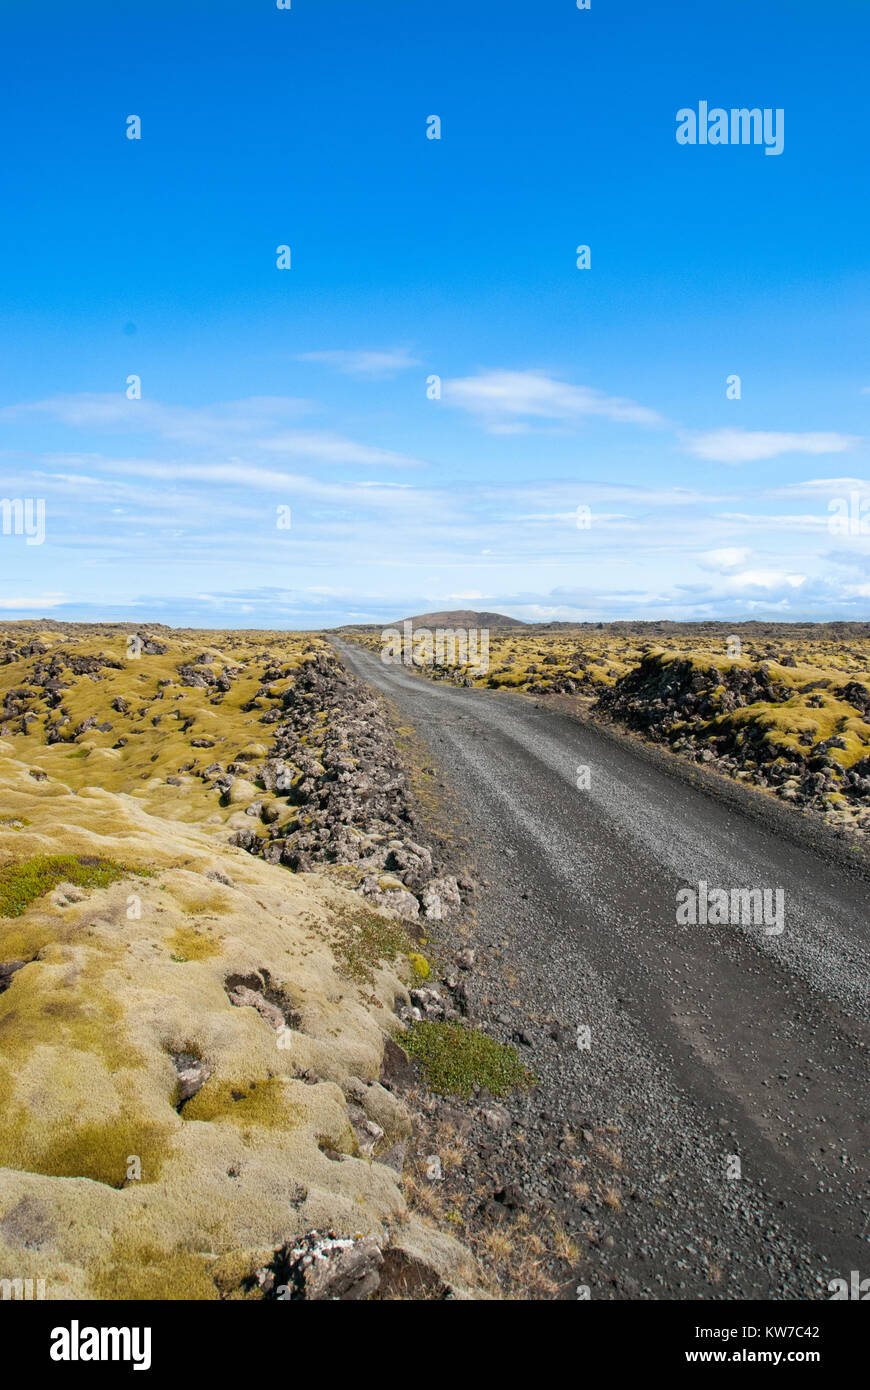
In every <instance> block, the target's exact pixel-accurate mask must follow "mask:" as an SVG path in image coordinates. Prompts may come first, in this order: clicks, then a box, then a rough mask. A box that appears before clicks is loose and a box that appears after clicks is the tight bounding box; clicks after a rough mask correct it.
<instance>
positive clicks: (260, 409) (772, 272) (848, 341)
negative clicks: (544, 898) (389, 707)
mask: <svg viewBox="0 0 870 1390" xmlns="http://www.w3.org/2000/svg"><path fill="white" fill-rule="evenodd" d="M0 39H2V51H3V54H4V59H3V63H4V74H3V78H4V80H3V83H2V85H0V123H2V141H0V168H2V183H3V193H4V197H3V202H4V216H3V218H2V219H0V274H2V280H3V294H2V298H0V306H2V307H0V361H2V375H0V471H2V485H0V494H2V496H3V497H4V498H8V499H28V498H30V499H44V502H45V539H44V542H43V543H42V544H39V545H37V544H31V545H28V544H27V540H26V537H24V536H22V535H16V534H14V529H15V528H14V524H12V523H10V524H9V525H8V526H7V527H6V530H7V531H9V532H10V534H2V535H0V613H2V615H3V616H5V617H9V618H17V617H28V616H53V617H56V618H64V617H69V618H74V619H82V620H89V619H93V620H97V619H130V620H143V621H144V620H146V619H148V620H152V621H159V622H165V623H171V624H176V625H196V626H210V627H258V626H265V627H305V628H307V627H321V626H329V625H333V624H337V623H340V622H345V621H350V622H381V621H382V620H383V621H388V620H391V619H395V618H397V617H400V616H403V615H404V614H406V613H410V612H420V611H425V610H431V609H436V608H438V609H440V608H444V607H478V608H486V609H497V610H500V611H504V612H508V613H512V614H514V615H516V616H518V617H522V618H527V619H538V618H540V619H554V618H562V619H570V618H577V619H581V620H588V619H592V620H599V619H604V620H607V619H613V618H657V617H665V618H672V619H683V618H687V619H688V618H724V619H727V620H737V619H740V618H767V617H774V618H780V619H783V620H788V619H804V618H813V619H820V620H821V619H828V618H851V619H861V620H863V619H865V618H866V616H867V614H868V600H870V536H868V535H866V534H862V528H861V526H860V525H859V524H853V526H852V528H851V530H852V534H845V535H834V534H832V532H831V529H830V526H829V521H830V506H831V503H832V502H834V503H836V502H837V500H838V499H842V500H843V502H844V503H845V502H846V501H847V500H848V499H850V498H851V499H852V502H851V505H852V507H853V509H854V508H855V507H857V508H859V509H860V507H861V506H862V505H865V504H868V505H870V483H868V481H867V479H868V477H870V462H868V447H867V439H866V436H867V434H868V412H870V361H868V355H870V338H868V332H867V323H868V315H867V308H868V288H870V284H868V282H870V276H868V249H867V248H868V245H870V241H868V218H867V213H868V189H867V174H866V127H867V117H868V102H867V98H866V95H865V92H866V71H865V69H866V53H867V50H868V41H870V11H868V8H867V6H866V4H864V3H863V0H839V3H837V2H836V0H835V2H834V3H831V4H828V5H827V6H824V7H821V6H819V5H817V4H816V3H809V0H765V4H763V5H761V6H759V5H758V4H757V3H747V0H733V2H732V3H730V4H729V5H727V6H712V5H696V6H694V7H688V6H678V5H676V4H670V3H669V4H654V3H640V2H639V0H592V5H591V9H590V10H588V11H578V10H577V8H576V4H575V0H534V3H533V2H532V0H527V2H526V3H520V2H519V0H473V3H472V0H439V3H437V4H430V3H424V0H292V9H291V10H289V11H285V10H278V9H277V7H276V5H275V3H274V0H210V2H209V0H184V4H179V3H178V0H172V3H168V2H167V0H147V3H144V4H138V5H136V4H132V3H126V4H119V3H118V0H111V3H104V0H83V2H82V3H81V4H79V5H76V6H71V5H69V4H68V3H59V2H58V0H43V3H41V4H40V5H39V6H30V7H28V6H24V5H22V4H20V3H8V2H7V3H2V0H0ZM700 101H707V102H709V104H710V106H711V107H713V106H721V107H723V108H726V109H730V108H732V107H759V108H772V109H782V110H783V111H784V113H785V114H784V137H785V138H784V149H783V151H782V153H781V154H779V155H776V156H774V157H769V156H767V155H765V152H764V148H763V147H761V146H758V145H745V146H744V145H733V146H732V145H726V146H718V147H717V146H713V145H707V146H700V145H695V146H681V145H679V144H678V143H677V141H676V138H675V131H676V124H677V123H676V113H677V111H678V110H680V109H681V108H684V107H693V108H695V109H697V107H698V103H699V102H700ZM130 115H138V116H139V117H140V118H141V122H142V138H141V140H129V139H127V135H126V130H127V118H128V116H130ZM431 115H438V116H439V117H440V118H441V122H442V131H441V134H442V138H441V139H440V140H429V139H427V138H426V122H427V117H429V116H431ZM581 244H584V245H588V246H590V247H591V268H590V269H588V270H578V269H577V266H576V247H577V246H578V245H581ZM281 245H289V246H290V247H291V256H292V265H291V268H290V269H289V270H279V269H278V268H277V265H276V259H277V248H278V247H279V246H281ZM731 374H738V375H739V376H740V379H741V391H742V394H741V399H739V400H736V399H735V400H731V399H727V397H726V378H728V377H729V375H731ZM131 375H136V376H138V377H140V378H141V393H142V394H141V399H140V400H135V399H134V400H128V399H127V394H126V393H127V389H128V388H127V380H128V378H129V377H130V376H131ZM432 376H438V377H439V378H440V380H441V399H440V400H432V399H428V398H427V380H428V379H429V378H430V377H432ZM578 507H587V508H589V514H590V517H591V522H590V525H589V526H588V528H585V529H581V528H579V527H578V525H577V508H578ZM279 508H290V513H291V516H292V524H291V526H290V528H289V529H281V528H279V526H278V525H277V517H278V509H279ZM283 515H286V513H284V514H283ZM864 529H866V530H870V519H868V520H867V521H866V522H865V527H864Z"/></svg>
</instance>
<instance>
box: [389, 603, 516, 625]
mask: <svg viewBox="0 0 870 1390" xmlns="http://www.w3.org/2000/svg"><path fill="white" fill-rule="evenodd" d="M402 623H411V624H412V627H414V628H418V627H432V628H435V627H528V623H524V622H523V621H522V620H521V619H520V618H508V617H507V616H506V615H505V614H504V613H476V612H475V611H474V609H473V608H453V609H451V610H450V612H449V613H418V614H417V616H416V617H415V618H399V620H398V622H396V623H394V624H393V626H394V627H401V626H402Z"/></svg>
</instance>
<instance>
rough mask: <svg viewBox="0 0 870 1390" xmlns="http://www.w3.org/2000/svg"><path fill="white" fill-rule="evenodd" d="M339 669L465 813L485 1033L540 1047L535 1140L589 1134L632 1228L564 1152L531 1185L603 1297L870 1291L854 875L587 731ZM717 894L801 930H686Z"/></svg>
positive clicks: (665, 767)
mask: <svg viewBox="0 0 870 1390" xmlns="http://www.w3.org/2000/svg"><path fill="white" fill-rule="evenodd" d="M336 647H337V649H338V650H339V652H340V655H341V656H342V659H343V660H344V661H345V662H346V664H347V665H348V667H349V668H350V669H351V670H353V671H354V672H355V674H356V675H357V676H359V677H360V678H361V679H363V680H364V681H366V682H368V683H369V684H370V685H371V686H373V687H375V688H376V689H377V690H379V691H380V692H381V693H382V694H383V695H384V696H385V697H386V698H387V699H388V701H389V702H390V703H391V705H392V707H393V709H394V710H395V711H396V712H397V713H398V714H399V715H400V716H401V719H402V720H403V722H405V723H408V724H410V725H412V726H413V728H414V730H415V732H416V734H417V735H418V737H419V738H420V739H421V740H422V741H423V743H424V745H426V746H427V747H428V748H429V749H430V750H431V757H432V764H433V766H434V767H435V768H436V770H437V773H438V775H439V777H440V778H441V780H442V781H443V782H444V784H445V785H446V788H447V791H448V793H449V795H450V797H451V799H452V801H453V803H454V804H455V805H456V806H457V807H458V808H459V809H458V811H457V823H456V835H457V842H460V841H461V842H463V843H466V844H467V845H468V846H469V862H468V871H469V872H470V873H471V874H472V875H473V876H474V877H475V878H476V879H477V880H478V882H480V883H482V884H485V885H486V886H485V887H482V888H481V891H480V894H479V901H478V905H477V910H476V913H475V917H474V920H473V924H472V936H471V938H470V941H469V940H468V939H464V940H463V942H462V943H461V944H464V945H468V944H470V945H471V946H473V947H474V948H475V951H476V969H475V972H474V976H473V981H474V989H473V996H474V1001H475V1017H476V1018H477V1019H480V1020H482V1021H483V1022H484V1023H485V1024H486V1026H487V1028H488V1029H490V1031H492V1032H494V1033H495V1034H496V1035H497V1036H501V1037H503V1038H505V1039H508V1038H510V1037H513V1036H518V1035H519V1034H524V1035H525V1039H526V1043H527V1045H523V1046H521V1048H520V1050H521V1051H522V1052H523V1054H524V1060H527V1061H528V1062H529V1064H530V1065H531V1066H533V1068H534V1069H535V1071H536V1073H537V1074H538V1076H539V1077H540V1079H541V1085H540V1086H539V1087H538V1088H536V1090H535V1092H534V1093H533V1094H532V1096H531V1097H529V1098H527V1099H524V1100H517V1102H516V1104H515V1106H514V1114H515V1121H516V1123H518V1124H522V1125H523V1126H524V1127H525V1130H526V1132H531V1133H532V1134H533V1135H534V1134H535V1133H537V1134H539V1135H543V1136H546V1135H547V1134H548V1133H555V1132H556V1130H557V1129H558V1125H559V1124H569V1125H570V1124H574V1125H577V1124H578V1123H580V1124H589V1125H592V1126H593V1127H594V1132H595V1133H596V1134H598V1135H600V1134H602V1133H608V1134H611V1135H612V1136H613V1137H612V1141H611V1142H612V1145H613V1147H614V1148H616V1149H618V1150H619V1153H620V1155H621V1158H620V1160H619V1165H618V1167H617V1168H615V1169H614V1172H613V1174H612V1176H613V1179H614V1183H615V1187H616V1192H617V1198H618V1200H617V1201H616V1202H615V1203H613V1205H612V1206H602V1205H601V1203H600V1201H598V1200H597V1199H596V1198H595V1196H594V1193H593V1196H591V1197H590V1196H588V1195H585V1194H583V1192H582V1189H581V1195H580V1196H578V1195H576V1192H574V1191H572V1188H571V1184H570V1183H569V1182H568V1179H567V1176H566V1172H565V1170H564V1168H563V1167H562V1166H560V1164H559V1162H558V1161H557V1162H555V1163H553V1162H551V1158H552V1157H553V1156H555V1157H556V1159H557V1160H558V1153H555V1145H554V1146H553V1148H554V1154H551V1153H550V1151H549V1149H548V1147H547V1144H546V1143H545V1142H544V1140H541V1143H540V1144H539V1147H538V1149H537V1150H536V1149H535V1146H534V1144H532V1146H531V1148H529V1149H528V1153H527V1156H526V1158H525V1161H524V1162H520V1163H519V1169H522V1170H523V1171H519V1169H517V1172H516V1178H517V1181H518V1183H519V1185H520V1187H521V1188H522V1191H523V1192H524V1193H525V1194H526V1197H527V1198H528V1199H529V1201H530V1202H531V1204H532V1205H534V1203H535V1202H538V1203H541V1202H543V1203H545V1204H547V1205H548V1207H550V1208H551V1209H553V1208H558V1210H559V1212H560V1216H561V1219H563V1220H564V1223H565V1225H566V1227H567V1228H568V1229H569V1230H576V1231H578V1232H579V1231H586V1232H587V1233H589V1240H590V1242H591V1243H592V1247H594V1249H591V1250H590V1259H589V1261H588V1270H587V1273H586V1274H585V1275H584V1276H583V1277H585V1278H587V1280H588V1283H589V1285H590V1287H591V1295H590V1296H592V1297H599V1296H611V1297H613V1296H616V1297H619V1296H623V1297H658V1298H662V1297H664V1298H698V1297H700V1298H735V1299H740V1298H827V1297H829V1295H828V1293H827V1283H828V1281H829V1280H830V1279H832V1278H834V1277H838V1276H842V1277H845V1278H846V1279H848V1278H849V1273H850V1271H851V1270H858V1271H859V1272H860V1274H861V1277H862V1278H863V1277H866V1276H867V1275H868V1274H870V1245H868V1241H870V1224H868V1192H870V1181H868V1165H867V1153H868V1142H867V1141H868V1128H870V1125H868V1111H870V1087H868V1069H867V1055H868V1054H867V1043H868V1036H870V1028H868V997H870V995H868V986H870V971H868V949H867V947H868V927H867V920H868V913H867V907H868V898H870V892H868V881H867V878H866V876H865V875H866V868H864V869H863V870H862V864H861V862H860V856H855V858H856V863H855V864H854V865H852V866H850V865H849V863H848V858H849V856H848V853H847V852H840V853H834V854H832V853H831V851H830V847H829V845H828V842H827V839H826V836H825V835H824V834H823V833H822V829H821V828H820V830H819V831H818V832H816V831H814V830H813V828H812V825H811V824H810V825H809V826H808V823H807V822H806V820H805V819H804V818H801V817H800V816H798V815H797V813H795V812H794V811H792V810H791V809H790V808H781V807H779V806H773V805H770V804H769V800H768V798H765V797H763V796H762V795H761V794H760V793H758V792H754V791H752V790H750V789H744V788H742V787H735V786H734V785H733V784H731V783H730V782H728V781H726V779H724V778H717V777H716V776H715V775H706V776H705V775H703V774H701V773H698V772H696V771H695V770H694V769H691V770H690V769H689V768H688V767H687V766H684V765H679V766H678V761H679V760H677V759H675V758H673V756H672V755H667V754H662V753H660V752H658V751H657V750H655V749H648V748H647V747H645V746H644V745H642V744H640V743H637V742H635V741H634V740H629V739H627V738H620V737H618V736H614V735H613V734H612V733H610V732H609V731H607V730H603V729H601V728H600V727H597V726H596V725H595V724H593V723H591V722H589V721H588V720H586V721H583V720H578V719H577V718H574V717H571V716H570V715H569V714H568V713H566V712H564V711H562V710H559V709H554V708H552V707H544V706H543V705H542V704H540V703H536V702H535V701H534V700H532V699H530V698H528V697H524V696H519V695H513V694H508V693H501V692H489V691H482V690H475V689H462V688H458V687H455V686H452V685H448V684H446V683H436V682H432V681H429V680H426V679H423V678H421V677H418V676H415V675H413V674H411V673H410V672H408V671H407V670H405V669H403V668H402V667H401V666H388V665H384V664H383V663H382V662H381V661H380V660H379V658H378V657H377V656H376V655H374V654H372V653H370V652H367V651H365V650H363V649H360V648H358V647H355V646H351V645H349V644H347V643H344V642H340V641H337V642H336ZM580 769H588V786H586V785H585V783H586V781H587V775H586V774H585V773H584V772H582V771H580ZM578 782H579V783H580V784H581V785H580V786H578ZM864 863H865V864H866V861H864ZM702 882H704V883H706V884H707V885H708V888H709V890H712V889H714V888H724V889H726V890H729V892H730V890H731V889H743V888H745V889H757V888H760V889H770V890H773V892H774V893H775V891H776V890H782V895H783V896H782V898H781V899H780V900H779V901H780V902H781V904H782V917H781V918H779V919H777V917H776V914H775V912H774V911H773V907H774V904H775V903H776V901H777V899H776V898H775V897H771V898H770V899H769V905H770V907H771V911H770V913H769V914H768V917H767V919H766V923H760V924H752V923H748V922H736V923H734V924H728V925H705V924H698V925H690V924H680V923H678V921H677V901H678V900H677V894H678V892H679V891H680V890H682V889H686V888H692V889H693V890H695V891H701V890H700V889H699V885H700V884H701V883H702ZM780 925H781V926H782V930H781V931H777V930H776V928H777V927H778V926H780ZM766 927H767V928H771V929H766ZM508 982H509V983H508ZM554 1020H555V1021H557V1022H558V1025H559V1026H558V1027H553V1026H552V1025H553V1021H554ZM578 1029H579V1030H582V1029H588V1030H589V1033H588V1035H586V1034H584V1033H582V1032H580V1033H578ZM578 1040H579V1042H578ZM587 1042H588V1046H587V1045H585V1044H586V1043H587ZM580 1044H582V1045H580ZM505 1161H507V1159H505ZM511 1161H512V1162H514V1164H516V1160H515V1159H512V1160H511ZM588 1161H589V1163H590V1165H592V1167H590V1172H592V1171H593V1168H594V1164H595V1163H597V1162H599V1159H598V1158H596V1156H595V1155H594V1154H590V1156H589V1160H588ZM575 1167H576V1165H575ZM737 1172H739V1174H740V1176H736V1173H737ZM729 1174H730V1175H731V1176H729ZM593 1189H594V1184H593ZM620 1194H621V1196H620Z"/></svg>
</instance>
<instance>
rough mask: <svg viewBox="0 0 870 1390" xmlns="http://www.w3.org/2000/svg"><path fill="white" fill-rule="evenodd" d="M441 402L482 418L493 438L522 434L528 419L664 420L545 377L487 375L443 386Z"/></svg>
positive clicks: (618, 398) (645, 422)
mask: <svg viewBox="0 0 870 1390" xmlns="http://www.w3.org/2000/svg"><path fill="white" fill-rule="evenodd" d="M442 399H443V400H444V401H446V402H447V404H448V405H454V406H458V407H459V408H460V409H462V410H467V411H469V413H470V414H472V415H476V416H478V417H480V418H481V419H482V420H483V421H484V423H485V424H486V426H487V428H489V429H490V430H491V431H492V432H494V433H502V434H504V433H518V432H520V431H521V430H522V428H523V426H522V425H521V424H520V423H519V421H520V420H521V419H522V418H523V417H525V418H526V419H534V420H551V421H552V420H557V421H560V422H561V423H562V424H577V423H578V422H580V421H581V420H583V419H587V418H590V417H598V418H602V419H605V420H613V421H617V422H619V423H627V424H636V425H662V424H664V423H665V421H664V420H663V418H662V416H661V415H659V414H658V412H657V411H655V410H649V409H647V407H646V406H642V405H637V404H636V402H634V401H630V400H626V399H625V398H623V397H622V396H607V395H605V394H604V392H603V391H597V390H595V389H594V388H592V387H590V386H572V385H570V384H569V383H568V382H565V381H557V380H556V379H555V378H554V377H551V376H547V375H546V374H545V373H543V372H536V371H526V372H512V371H482V372H478V374H477V375H476V376H469V377H454V378H450V379H448V380H447V381H445V382H444V383H443V386H442Z"/></svg>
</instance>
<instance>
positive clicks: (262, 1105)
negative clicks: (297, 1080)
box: [181, 1076, 301, 1129]
mask: <svg viewBox="0 0 870 1390" xmlns="http://www.w3.org/2000/svg"><path fill="white" fill-rule="evenodd" d="M181 1115H182V1117H183V1118H184V1119H185V1120H232V1122H233V1123H234V1124H239V1125H261V1126H263V1128H266V1129H290V1128H292V1127H293V1126H294V1125H296V1124H298V1123H299V1119H300V1115H301V1111H300V1108H299V1106H296V1105H293V1104H291V1103H290V1102H289V1101H288V1100H287V1094H286V1087H285V1084H284V1082H283V1081H282V1080H281V1079H280V1077H277V1076H271V1077H267V1078H266V1079H264V1080H260V1081H245V1082H242V1081H216V1080H214V1081H207V1082H206V1083H205V1085H204V1086H203V1087H202V1089H201V1090H199V1091H197V1093H196V1095H195V1096H193V1097H192V1098H191V1099H190V1100H189V1101H187V1102H186V1103H185V1105H183V1106H182V1108H181Z"/></svg>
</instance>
